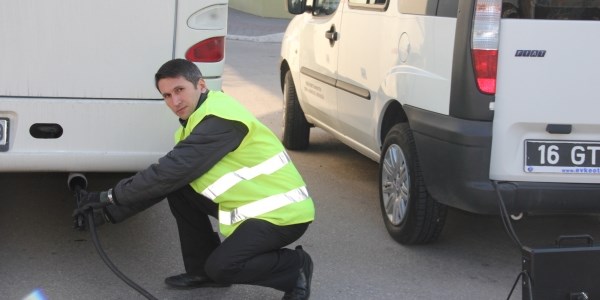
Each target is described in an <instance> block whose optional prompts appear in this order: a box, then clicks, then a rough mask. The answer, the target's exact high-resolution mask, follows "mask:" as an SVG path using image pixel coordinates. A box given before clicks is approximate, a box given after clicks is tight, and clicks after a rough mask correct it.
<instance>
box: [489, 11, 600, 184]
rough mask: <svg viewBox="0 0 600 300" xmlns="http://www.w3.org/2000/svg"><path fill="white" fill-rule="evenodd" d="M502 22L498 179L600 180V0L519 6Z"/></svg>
mask: <svg viewBox="0 0 600 300" xmlns="http://www.w3.org/2000/svg"><path fill="white" fill-rule="evenodd" d="M514 2H515V6H516V9H513V10H514V12H513V14H512V16H511V17H513V18H505V19H502V21H501V25H500V44H499V49H498V53H499V57H498V73H497V90H496V100H495V103H494V110H495V112H494V125H493V142H492V159H491V161H492V163H491V168H490V176H491V178H492V179H495V180H513V181H537V182H580V183H598V182H599V181H600V117H599V116H598V111H600V97H599V94H598V87H599V86H600V76H598V72H599V70H600V60H599V59H598V53H599V51H600V39H599V38H598V37H599V36H600V21H598V19H600V1H560V0H545V1H541V0H538V1H514Z"/></svg>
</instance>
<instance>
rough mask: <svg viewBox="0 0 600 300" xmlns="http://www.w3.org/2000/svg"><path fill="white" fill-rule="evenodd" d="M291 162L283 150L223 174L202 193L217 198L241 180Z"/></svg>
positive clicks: (269, 171) (270, 171)
mask: <svg viewBox="0 0 600 300" xmlns="http://www.w3.org/2000/svg"><path fill="white" fill-rule="evenodd" d="M289 162H290V157H289V156H288V155H287V153H286V152H285V151H281V152H279V154H277V155H275V156H273V157H271V158H269V159H267V160H265V161H264V162H262V163H260V164H258V165H256V166H254V167H251V168H248V167H243V168H241V169H239V170H236V171H233V172H230V173H227V174H225V175H223V176H222V177H221V178H219V179H218V180H217V181H216V182H214V183H213V184H211V185H210V186H208V187H207V188H205V189H204V191H202V195H204V196H205V197H207V198H209V199H211V200H215V199H216V198H217V197H219V196H220V195H221V194H223V193H225V192H226V191H227V190H229V189H230V188H231V187H233V186H235V185H236V184H238V183H239V182H240V181H242V180H250V179H252V178H254V177H256V176H258V175H268V174H272V173H274V172H275V171H277V170H279V169H281V168H283V167H284V166H285V165H287V164H288V163H289Z"/></svg>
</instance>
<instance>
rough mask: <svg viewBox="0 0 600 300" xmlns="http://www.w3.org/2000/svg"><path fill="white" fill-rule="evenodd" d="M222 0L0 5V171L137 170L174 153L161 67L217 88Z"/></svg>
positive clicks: (17, 1)
mask: <svg viewBox="0 0 600 300" xmlns="http://www.w3.org/2000/svg"><path fill="white" fill-rule="evenodd" d="M227 5H228V3H227V0H203V1H195V0H127V1H121V0H103V1H92V0H80V1H66V0H44V1H38V0H3V1H0V41H1V44H0V172H13V171H65V172H66V171H75V172H79V171H136V170H139V169H142V168H144V167H146V166H148V165H149V164H151V163H153V162H156V160H157V159H158V157H160V156H162V155H164V154H165V153H166V152H167V151H168V150H170V149H171V148H172V146H173V137H172V136H173V132H174V131H175V129H176V128H177V126H179V123H178V122H177V118H176V117H175V116H174V115H173V113H172V112H171V111H170V110H169V109H168V108H167V107H166V105H165V104H164V102H163V100H162V98H161V97H160V94H159V93H158V91H157V90H156V88H155V87H154V74H155V73H156V70H158V68H159V67H160V66H161V65H162V64H163V63H164V62H166V61H168V60H170V59H172V58H178V57H181V58H183V57H185V58H187V59H188V60H191V61H194V62H196V63H197V64H198V66H199V68H200V70H201V71H202V73H203V75H204V78H205V80H206V82H207V84H208V86H209V88H211V89H215V90H218V89H221V74H222V73H223V66H224V42H225V41H224V37H225V36H226V34H227V11H228V9H227Z"/></svg>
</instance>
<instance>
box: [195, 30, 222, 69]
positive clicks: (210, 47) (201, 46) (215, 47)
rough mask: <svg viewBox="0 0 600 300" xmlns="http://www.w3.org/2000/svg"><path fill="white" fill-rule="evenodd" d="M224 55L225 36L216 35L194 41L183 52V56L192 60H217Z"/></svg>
mask: <svg viewBox="0 0 600 300" xmlns="http://www.w3.org/2000/svg"><path fill="white" fill-rule="evenodd" d="M224 56H225V37H222V36H217V37H213V38H209V39H206V40H204V41H201V42H199V43H196V44H195V45H193V46H192V47H190V48H189V49H188V50H187V52H186V53H185V58H186V59H187V60H189V61H193V62H203V63H210V62H218V61H221V60H223V57H224Z"/></svg>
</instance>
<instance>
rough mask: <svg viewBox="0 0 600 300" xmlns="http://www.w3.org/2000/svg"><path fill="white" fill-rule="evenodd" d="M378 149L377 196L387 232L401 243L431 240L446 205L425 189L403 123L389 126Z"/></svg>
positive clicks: (438, 229) (441, 222) (441, 223)
mask: <svg viewBox="0 0 600 300" xmlns="http://www.w3.org/2000/svg"><path fill="white" fill-rule="evenodd" d="M381 153H382V154H381V157H380V161H379V199H380V205H381V212H382V216H383V221H384V223H385V227H386V229H387V231H388V233H389V234H390V236H392V238H394V240H396V241H397V242H398V243H400V244H404V245H410V244H425V243H429V242H432V241H435V240H436V239H437V238H438V236H439V235H440V233H441V231H442V229H443V227H444V222H445V219H446V211H447V207H446V206H445V205H443V204H440V203H438V202H437V201H436V200H435V199H433V198H432V197H431V196H430V195H429V193H428V192H427V189H426V187H425V182H424V179H423V176H422V174H421V170H420V167H419V161H418V157H417V151H416V146H415V142H414V138H413V135H412V131H411V130H410V127H409V126H408V124H407V123H400V124H396V125H395V126H394V127H392V129H391V130H390V131H389V132H388V134H387V135H386V137H385V141H384V144H383V149H382V152H381Z"/></svg>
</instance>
